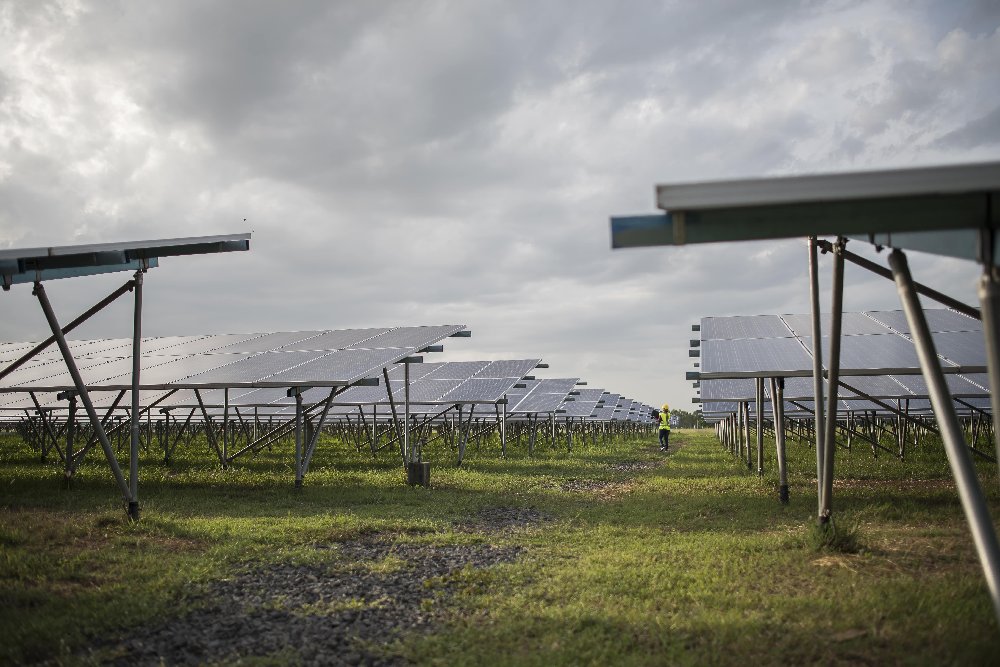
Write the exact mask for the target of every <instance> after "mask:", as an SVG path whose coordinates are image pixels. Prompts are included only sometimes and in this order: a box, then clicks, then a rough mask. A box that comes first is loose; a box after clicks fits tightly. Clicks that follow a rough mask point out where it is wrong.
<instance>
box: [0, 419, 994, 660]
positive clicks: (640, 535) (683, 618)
mask: <svg viewBox="0 0 1000 667" xmlns="http://www.w3.org/2000/svg"><path fill="white" fill-rule="evenodd" d="M789 448H790V456H789V468H790V485H791V489H790V490H791V502H790V504H789V505H787V506H782V505H780V504H779V503H778V502H777V500H776V497H777V494H776V491H775V487H776V474H775V469H774V462H773V452H772V450H773V447H769V448H768V450H767V451H768V461H767V469H766V473H767V474H766V475H765V477H764V478H763V479H759V478H758V477H757V476H756V475H755V474H751V473H749V472H748V471H747V469H746V465H745V464H743V463H741V462H739V461H737V460H736V459H734V458H733V457H732V456H731V455H730V454H729V453H728V452H726V451H725V450H724V449H723V448H722V447H721V446H720V445H719V444H718V443H717V441H716V440H715V439H714V436H713V434H712V432H711V431H675V432H674V435H673V437H672V448H671V453H670V454H669V456H667V457H666V460H665V463H664V462H663V457H662V455H661V454H660V453H659V452H658V451H657V450H656V447H655V443H654V437H653V436H651V437H649V438H646V439H643V440H635V441H630V442H617V443H615V444H613V445H607V444H603V445H600V446H594V445H588V446H586V447H578V448H577V449H576V451H574V452H573V453H572V454H571V455H567V454H566V453H565V452H562V451H554V450H550V451H546V450H544V449H543V450H542V451H539V452H536V456H535V457H534V458H528V457H527V456H526V454H525V453H524V452H523V451H521V450H518V449H516V448H512V449H511V450H509V455H508V457H507V458H506V459H504V460H501V459H500V458H499V456H498V455H497V454H498V452H497V451H496V447H495V445H492V446H487V447H484V449H483V450H482V451H478V452H477V451H475V450H472V449H470V452H469V458H468V459H467V461H466V463H465V464H464V465H463V466H462V467H461V468H457V467H455V466H454V464H453V463H452V457H451V453H450V452H448V451H443V450H440V449H431V450H429V451H428V452H427V454H429V455H430V457H431V459H432V460H433V461H434V466H433V469H432V485H431V488H430V489H423V488H409V487H407V486H406V485H405V484H404V483H403V481H404V475H403V472H402V470H401V466H399V464H398V460H396V459H391V458H389V457H388V456H385V457H383V458H382V459H380V460H374V461H373V460H372V458H371V456H370V455H366V454H363V453H362V454H359V453H357V452H356V451H355V449H354V447H353V446H351V445H345V444H341V443H338V442H335V441H328V442H326V443H325V446H324V447H323V448H322V449H321V450H320V451H319V452H318V453H317V455H316V458H315V459H314V461H313V469H312V471H311V472H310V474H309V475H308V476H307V478H306V486H305V488H303V489H302V490H300V491H298V492H296V491H295V490H294V489H293V488H292V479H293V477H292V471H291V466H290V459H291V455H290V452H289V450H288V448H287V447H284V448H276V450H275V451H274V452H270V453H265V455H263V456H261V457H260V458H258V459H256V460H254V461H251V462H247V463H245V464H243V465H241V466H238V467H236V468H233V469H230V470H225V471H223V470H221V469H219V466H218V464H217V462H216V463H213V462H212V460H211V459H210V458H209V456H208V454H207V449H206V447H205V446H204V445H203V444H202V445H197V444H196V445H193V446H190V447H189V448H188V449H187V450H185V451H180V452H178V454H177V455H176V459H175V461H174V462H173V463H172V465H171V466H170V467H169V468H168V467H165V466H164V465H163V464H162V463H158V462H157V459H158V458H159V456H158V455H156V454H155V452H150V453H149V454H148V459H149V460H148V461H145V460H144V461H143V466H142V485H141V490H140V494H141V502H142V512H143V515H142V520H141V521H140V522H139V523H138V524H129V523H127V522H126V521H125V520H124V511H123V509H122V507H120V506H119V504H118V503H117V502H115V500H114V498H115V497H116V495H117V494H116V492H115V489H114V487H113V485H112V483H111V481H110V475H109V474H108V473H107V472H106V470H105V468H104V467H103V466H102V465H101V461H100V459H99V458H97V457H93V456H92V460H91V462H89V463H87V464H85V465H84V466H83V468H82V469H81V471H80V473H78V477H77V479H76V480H75V481H74V483H73V485H72V487H71V488H69V489H64V488H63V487H62V484H61V477H62V473H61V470H60V469H59V467H58V465H56V464H53V463H48V464H41V463H39V462H38V461H37V454H36V453H34V452H32V451H31V450H30V449H29V448H28V447H27V446H25V445H23V444H22V443H21V442H20V441H19V440H16V439H13V438H9V439H7V440H6V441H4V442H0V508H2V509H0V636H2V637H3V641H2V642H0V662H3V663H34V662H46V661H47V662H50V663H55V664H79V663H87V662H90V661H94V660H97V659H98V658H100V655H97V656H96V657H95V656H93V655H88V654H87V653H86V648H87V647H88V646H89V645H91V644H92V643H93V641H94V640H93V638H94V637H102V636H103V637H113V636H119V635H124V634H127V633H129V632H134V630H130V628H135V627H136V626H138V627H141V626H142V624H143V623H147V622H150V621H151V620H152V619H156V618H163V617H171V616H179V615H182V614H184V613H186V612H187V610H188V609H189V608H190V607H191V605H193V604H197V602H194V601H195V600H197V599H198V598H197V596H196V595H195V593H196V592H197V591H199V590H203V588H204V586H206V585H208V584H209V583H211V582H212V581H215V580H219V579H222V578H225V577H227V576H228V575H229V574H230V573H231V572H233V571H234V570H235V569H237V568H240V567H246V565H247V564H248V563H252V564H255V565H257V564H267V563H281V562H315V561H317V560H322V559H323V558H326V557H328V554H329V553H330V550H329V549H317V547H318V546H322V547H326V546H329V545H331V544H335V543H337V542H341V541H344V540H348V539H353V538H356V537H358V536H359V535H366V534H379V535H382V536H388V537H391V538H392V539H395V540H396V541H398V542H407V541H419V542H422V543H431V544H455V543H495V544H497V545H511V544H516V545H519V546H520V547H522V548H523V551H522V552H521V556H520V557H519V558H518V560H517V561H516V562H514V563H510V564H502V565H498V566H495V567H492V568H489V569H486V570H472V569H466V570H463V571H461V572H459V573H458V574H456V575H455V579H456V580H457V583H458V593H457V594H456V595H454V596H453V597H451V598H449V599H447V600H444V601H442V605H443V608H442V610H441V611H440V612H439V613H440V614H441V618H442V621H441V625H440V626H439V627H438V629H437V631H436V632H434V633H431V634H418V635H413V636H409V637H405V638H404V639H403V640H402V641H401V642H399V643H397V644H395V645H394V646H393V647H392V650H393V651H396V652H399V653H401V654H402V655H404V656H406V657H407V658H408V659H410V660H412V661H415V662H416V663H418V664H441V665H446V664H447V665H465V664H469V665H484V664H491V665H492V664H512V665H515V664H516V665H523V664H527V665H533V664H537V665H580V664H622V665H654V664H698V665H702V664H718V665H728V664H738V665H747V664H813V663H819V664H873V665H874V664H879V665H884V664H934V665H939V664H991V663H994V660H995V659H996V656H997V655H1000V629H998V627H997V624H996V622H995V620H994V618H993V613H992V608H991V605H990V602H989V598H988V596H987V593H986V587H985V584H984V583H983V577H982V574H981V571H980V568H979V564H978V561H977V559H976V556H975V552H974V550H973V546H972V541H971V538H970V537H969V534H968V530H967V528H966V524H965V521H964V518H963V515H962V512H961V508H960V506H959V503H958V500H957V496H956V493H955V490H954V487H953V485H952V483H951V481H950V476H949V474H948V470H947V465H946V463H945V459H944V456H943V453H942V452H941V448H940V445H939V444H937V443H933V442H925V443H923V444H922V445H921V446H920V447H919V448H914V449H911V451H910V452H909V453H908V456H909V460H908V461H906V462H905V463H901V462H899V461H898V460H895V459H893V458H888V457H885V456H884V455H883V456H880V457H879V458H877V459H876V458H874V457H873V456H872V454H871V450H870V449H864V448H862V447H860V446H857V445H856V446H855V447H854V448H853V450H852V451H850V452H848V451H847V450H846V449H841V450H839V451H838V460H837V484H836V487H835V495H834V509H835V513H836V516H837V517H838V526H839V527H840V530H842V531H845V532H849V533H851V534H853V535H854V536H856V538H857V541H858V549H857V550H856V551H854V552H850V553H848V552H843V551H837V550H830V549H820V548H817V546H816V539H815V534H814V530H813V528H812V526H813V522H814V516H815V513H816V497H815V454H814V452H813V450H812V449H810V448H809V447H808V446H806V445H804V444H800V443H794V442H793V443H790V446H789ZM981 473H982V480H983V483H984V486H985V488H986V491H987V493H988V495H989V499H990V502H991V509H992V511H993V515H994V517H996V516H997V515H998V512H1000V501H998V482H997V471H996V467H995V466H993V465H985V466H982V467H981ZM491 508H508V509H522V510H523V509H527V508H530V509H531V510H532V512H533V516H537V517H538V520H537V521H534V522H532V523H530V524H528V525H525V526H515V527H512V528H510V527H508V528H506V529H503V530H493V529H491V528H490V527H489V526H488V525H479V524H476V523H472V524H469V523H467V521H468V520H469V519H470V518H475V517H479V516H484V512H487V513H488V511H489V510H490V509H491ZM470 525H471V526H472V528H470V527H469V526H470ZM387 566H388V564H387ZM362 603H363V601H362ZM302 613H308V610H305V611H302ZM295 656H296V654H295V652H294V650H290V651H286V652H284V653H282V654H281V655H280V656H277V657H275V661H276V662H285V661H293V662H294V660H295ZM259 661H260V659H258V662H259ZM249 662H250V663H251V664H256V663H255V661H254V660H251V661H249ZM263 663H264V664H266V660H264V661H263Z"/></svg>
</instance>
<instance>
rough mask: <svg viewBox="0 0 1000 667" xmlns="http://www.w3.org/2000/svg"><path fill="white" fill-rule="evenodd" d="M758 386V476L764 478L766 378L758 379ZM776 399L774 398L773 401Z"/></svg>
mask: <svg viewBox="0 0 1000 667" xmlns="http://www.w3.org/2000/svg"><path fill="white" fill-rule="evenodd" d="M756 384H757V396H756V398H757V406H756V409H757V476H758V477H763V476H764V378H762V377H760V378H756ZM773 398H774V397H773V396H772V399H773Z"/></svg>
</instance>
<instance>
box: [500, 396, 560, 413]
mask: <svg viewBox="0 0 1000 667" xmlns="http://www.w3.org/2000/svg"><path fill="white" fill-rule="evenodd" d="M564 398H566V394H550V393H531V394H529V395H527V396H525V397H524V398H523V399H521V401H519V402H518V404H517V405H516V406H514V408H513V409H512V410H511V412H515V413H537V412H555V411H556V410H557V409H558V408H559V406H560V404H561V403H562V402H563V399H564Z"/></svg>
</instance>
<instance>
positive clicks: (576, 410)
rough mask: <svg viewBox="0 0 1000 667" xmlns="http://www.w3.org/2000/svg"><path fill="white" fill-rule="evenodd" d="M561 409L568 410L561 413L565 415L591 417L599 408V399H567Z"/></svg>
mask: <svg viewBox="0 0 1000 667" xmlns="http://www.w3.org/2000/svg"><path fill="white" fill-rule="evenodd" d="M559 409H560V410H565V411H566V412H565V413H560V414H561V416H564V417H589V416H590V415H592V414H593V413H594V410H595V409H597V401H580V400H577V401H571V402H570V401H567V402H566V403H563V404H562V405H561V406H560V407H559Z"/></svg>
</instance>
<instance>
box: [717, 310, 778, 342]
mask: <svg viewBox="0 0 1000 667" xmlns="http://www.w3.org/2000/svg"><path fill="white" fill-rule="evenodd" d="M791 335H792V334H791V332H789V331H788V328H787V327H786V326H785V325H784V324H783V323H782V321H781V320H780V319H779V318H778V316H777V315H748V316H735V317H704V318H702V320H701V337H702V339H703V340H732V339H736V338H784V337H787V336H791Z"/></svg>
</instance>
